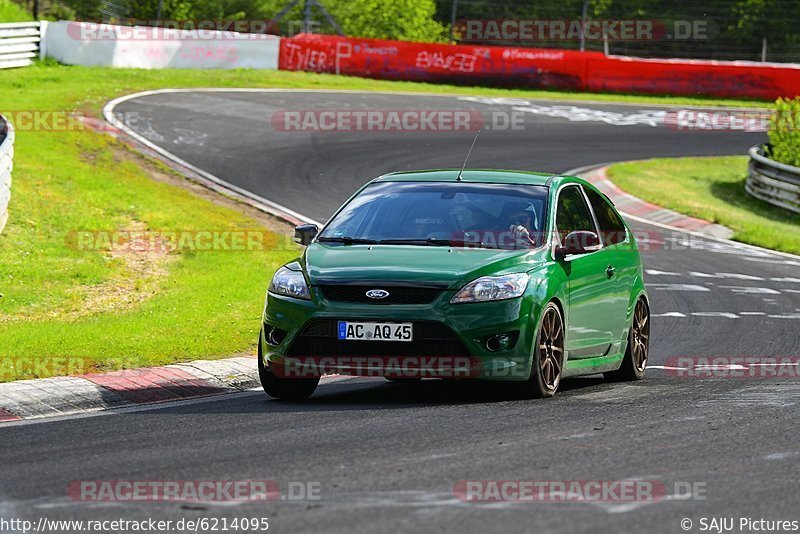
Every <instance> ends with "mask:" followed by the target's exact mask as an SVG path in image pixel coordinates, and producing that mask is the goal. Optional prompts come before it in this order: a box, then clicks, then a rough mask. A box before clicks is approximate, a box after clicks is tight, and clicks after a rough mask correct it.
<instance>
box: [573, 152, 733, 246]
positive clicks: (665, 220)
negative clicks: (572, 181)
mask: <svg viewBox="0 0 800 534" xmlns="http://www.w3.org/2000/svg"><path fill="white" fill-rule="evenodd" d="M609 167H610V165H600V166H595V167H588V168H581V169H574V170H572V171H570V172H566V173H564V174H571V175H577V176H580V177H581V178H583V179H584V180H587V181H589V182H591V183H592V185H594V186H595V187H597V188H598V189H599V190H600V191H602V192H603V193H605V194H606V195H608V198H610V199H611V200H612V201H613V202H614V204H615V205H616V207H617V209H619V211H621V212H622V213H623V214H630V215H635V216H636V217H638V218H641V219H645V220H647V221H651V222H654V223H658V224H662V225H668V226H674V227H677V228H679V229H681V230H686V231H689V232H694V233H698V234H702V235H707V236H710V237H716V238H722V239H730V238H731V237H732V236H733V231H732V230H731V229H730V228H728V227H727V226H722V225H720V224H714V223H710V222H708V221H704V220H702V219H696V218H694V217H689V216H688V215H683V214H682V213H678V212H677V211H672V210H669V209H666V208H662V207H661V206H656V205H655V204H650V203H649V202H645V201H644V200H642V199H640V198H638V197H635V196H633V195H631V194H629V193H626V192H625V191H623V190H622V189H620V188H619V187H617V186H616V185H615V184H614V183H613V182H612V181H611V180H609V179H608V176H607V175H606V172H607V170H608V168H609Z"/></svg>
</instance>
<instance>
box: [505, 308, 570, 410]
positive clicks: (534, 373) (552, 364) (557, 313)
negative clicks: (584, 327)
mask: <svg viewBox="0 0 800 534" xmlns="http://www.w3.org/2000/svg"><path fill="white" fill-rule="evenodd" d="M563 370H564V318H563V317H562V316H561V310H559V309H558V306H556V305H555V304H554V303H552V302H550V303H548V304H547V306H545V308H544V310H542V318H541V320H540V322H539V330H538V331H537V333H536V341H535V344H534V346H533V350H532V357H531V376H530V378H528V380H526V381H525V382H524V383H517V384H515V385H514V387H515V389H517V391H518V392H519V393H520V394H521V395H523V396H525V397H531V396H532V397H535V398H546V397H552V396H553V395H555V394H556V391H557V390H558V386H559V384H560V383H561V375H562V373H563Z"/></svg>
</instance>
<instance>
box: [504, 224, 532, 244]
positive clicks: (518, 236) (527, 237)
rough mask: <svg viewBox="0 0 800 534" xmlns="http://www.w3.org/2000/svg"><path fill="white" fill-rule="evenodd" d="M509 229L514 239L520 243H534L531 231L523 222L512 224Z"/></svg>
mask: <svg viewBox="0 0 800 534" xmlns="http://www.w3.org/2000/svg"><path fill="white" fill-rule="evenodd" d="M509 231H510V232H511V236H512V237H513V238H514V241H516V242H517V243H518V244H521V245H525V246H530V245H533V244H534V242H533V239H531V233H530V232H529V231H528V229H527V228H525V227H524V226H522V225H521V224H518V225H515V224H512V225H511V226H510V227H509Z"/></svg>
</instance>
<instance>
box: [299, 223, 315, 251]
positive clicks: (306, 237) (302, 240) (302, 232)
mask: <svg viewBox="0 0 800 534" xmlns="http://www.w3.org/2000/svg"><path fill="white" fill-rule="evenodd" d="M318 232H319V228H318V227H317V225H316V224H301V225H300V226H295V228H294V242H295V243H297V244H299V245H303V246H304V247H305V246H308V244H309V243H311V241H312V240H313V239H314V238H315V237H317V233H318Z"/></svg>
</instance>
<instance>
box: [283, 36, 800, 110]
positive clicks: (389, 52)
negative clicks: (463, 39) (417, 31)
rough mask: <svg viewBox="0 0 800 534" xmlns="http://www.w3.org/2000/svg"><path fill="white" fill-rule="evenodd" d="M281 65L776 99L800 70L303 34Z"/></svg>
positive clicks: (790, 90) (286, 42)
mask: <svg viewBox="0 0 800 534" xmlns="http://www.w3.org/2000/svg"><path fill="white" fill-rule="evenodd" d="M279 68H280V69H283V70H303V71H311V72H327V73H334V74H348V75H351V76H364V77H369V78H380V79H385V80H413V81H426V82H450V83H457V84H471V85H474V84H481V85H499V86H514V87H531V88H542V89H568V90H576V91H605V92H625V93H650V94H672V95H706V96H716V97H735V98H759V99H775V98H777V97H779V96H788V97H792V96H796V95H800V66H797V65H781V64H760V63H752V62H726V61H693V60H672V59H668V60H651V59H639V58H627V57H605V56H604V55H603V54H600V53H598V52H577V51H573V50H551V49H542V48H511V47H499V46H466V45H441V44H428V43H409V42H405V41H385V40H379V39H357V38H349V37H337V36H329V35H300V36H297V37H293V38H291V39H281V50H280V59H279Z"/></svg>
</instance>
